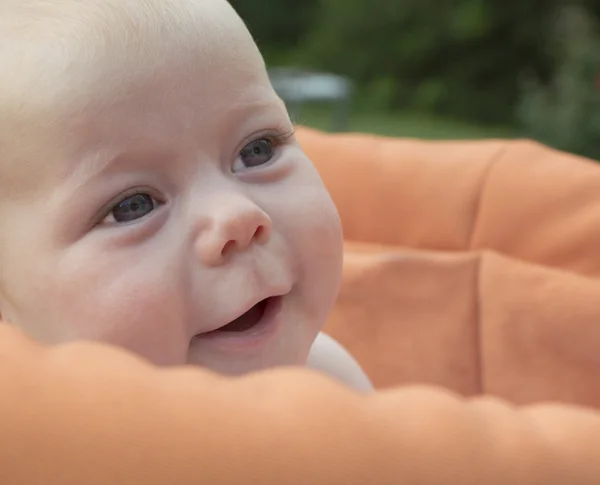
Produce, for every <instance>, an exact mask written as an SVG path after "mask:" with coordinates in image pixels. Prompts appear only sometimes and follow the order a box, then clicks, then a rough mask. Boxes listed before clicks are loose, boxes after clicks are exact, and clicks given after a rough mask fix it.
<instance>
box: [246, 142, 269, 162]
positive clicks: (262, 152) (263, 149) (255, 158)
mask: <svg viewBox="0 0 600 485" xmlns="http://www.w3.org/2000/svg"><path fill="white" fill-rule="evenodd" d="M272 150H273V146H272V144H271V142H270V141H269V140H266V139H263V140H256V141H254V142H252V143H250V144H248V145H247V146H246V148H244V149H243V150H242V153H241V155H242V159H243V161H244V165H246V166H247V167H256V166H258V165H262V164H264V163H267V162H268V161H269V160H270V159H271V157H272V156H273V153H272Z"/></svg>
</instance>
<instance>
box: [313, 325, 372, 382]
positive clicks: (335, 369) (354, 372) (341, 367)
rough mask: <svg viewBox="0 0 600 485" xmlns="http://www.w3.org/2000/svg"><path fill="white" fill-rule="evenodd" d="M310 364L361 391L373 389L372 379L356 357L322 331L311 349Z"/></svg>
mask: <svg viewBox="0 0 600 485" xmlns="http://www.w3.org/2000/svg"><path fill="white" fill-rule="evenodd" d="M308 366H309V367H310V368H311V369H315V370H319V371H321V372H325V373H326V374H328V375H330V376H332V377H334V378H336V379H338V380H340V381H342V382H343V383H345V384H346V385H348V386H350V387H352V388H354V389H357V390H359V391H371V390H372V389H373V385H372V384H371V381H370V380H369V378H368V377H367V375H366V374H365V372H364V371H363V370H362V369H361V367H360V365H359V364H358V362H356V360H355V359H354V357H352V356H351V355H350V353H349V352H348V351H347V350H346V349H345V348H344V347H342V345H341V344H340V343H339V342H338V341H337V340H335V339H333V338H332V337H330V336H329V335H327V334H324V333H322V332H321V333H319V335H318V336H317V338H316V340H315V342H314V343H313V345H312V347H311V349H310V354H309V356H308Z"/></svg>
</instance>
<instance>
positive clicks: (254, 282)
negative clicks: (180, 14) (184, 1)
mask: <svg viewBox="0 0 600 485" xmlns="http://www.w3.org/2000/svg"><path fill="white" fill-rule="evenodd" d="M174 3H176V2H174ZM179 3H181V2H179ZM198 3H199V4H202V5H204V7H202V8H200V7H199V9H200V10H202V9H204V11H203V12H202V15H203V16H204V17H202V19H203V20H202V24H201V25H199V27H198V29H204V31H203V32H202V34H201V36H200V35H199V36H198V37H201V38H202V41H201V42H200V41H198V40H197V39H196V38H194V37H191V38H190V42H189V44H188V45H181V44H177V43H176V42H175V41H173V42H172V44H173V46H171V47H168V48H167V47H165V48H164V52H167V51H168V55H163V54H164V52H160V51H159V52H157V54H156V56H154V58H152V59H151V61H150V60H148V61H146V60H145V57H144V56H143V55H141V54H140V53H138V52H137V51H136V48H135V46H136V45H137V44H136V42H137V41H136V40H135V39H134V40H133V41H132V44H133V45H132V46H126V47H123V49H124V51H125V50H127V49H129V50H130V52H121V53H120V59H121V60H120V61H118V62H117V61H115V63H114V65H112V64H111V63H110V62H107V59H105V58H101V59H100V60H98V61H94V60H93V59H92V60H90V59H86V60H85V61H84V60H83V59H82V60H81V62H80V61H79V59H77V58H76V59H75V60H74V61H73V62H72V63H71V64H70V65H69V66H68V68H66V69H65V72H64V76H63V77H62V78H61V79H62V80H63V81H64V83H65V84H64V86H63V87H61V88H60V89H58V90H57V92H58V94H53V95H52V103H56V105H55V106H54V104H53V106H52V109H53V113H55V116H52V117H46V118H48V119H45V118H44V117H43V116H42V115H41V114H40V117H39V118H35V119H34V118H33V117H32V118H31V119H25V118H24V119H22V120H17V121H15V123H14V127H15V128H14V130H15V131H14V134H13V135H11V136H12V142H11V144H10V147H9V148H7V149H5V150H3V151H2V152H0V155H2V154H3V155H2V156H4V158H5V159H4V160H0V165H3V167H1V168H0V176H1V177H4V179H5V184H2V182H0V194H3V195H0V221H1V222H0V232H1V234H2V236H1V237H0V270H1V272H0V275H1V278H0V312H1V315H2V318H3V319H4V320H6V321H8V322H11V323H13V324H15V325H18V326H20V327H22V328H24V329H25V330H26V331H28V332H29V333H30V334H31V335H32V336H34V337H35V338H38V339H40V340H43V341H46V342H49V343H58V342H66V341H71V340H76V339H93V340H102V341H106V342H109V343H111V344H116V345H118V346H122V347H125V348H127V349H129V350H131V351H134V352H136V353H138V354H140V355H142V356H144V357H146V358H148V359H150V360H151V361H153V362H155V363H157V364H159V365H176V364H186V363H187V364H195V365H201V366H205V367H208V368H210V369H213V370H215V371H218V372H223V373H229V374H238V373H242V372H247V371H252V370H257V369H261V368H266V367H271V366H275V365H295V364H302V363H304V361H305V359H306V356H307V354H308V351H309V348H310V346H311V344H312V342H313V340H314V338H315V336H316V334H317V333H318V331H319V329H320V327H321V326H322V324H323V322H324V320H325V318H326V315H327V313H328V312H329V311H330V309H331V305H332V303H333V301H334V299H335V296H336V293H337V290H338V285H339V278H340V272H341V243H342V237H341V230H340V223H339V219H338V215H337V212H336V210H335V208H334V206H333V204H332V201H331V200H330V197H329V195H328V194H327V192H326V190H325V189H324V187H323V185H322V183H321V180H320V178H319V176H318V174H317V173H316V171H315V169H314V168H313V166H312V164H311V163H310V161H309V160H308V159H307V158H306V156H305V155H304V154H303V152H302V150H301V149H300V147H299V146H298V144H297V142H296V140H295V138H294V136H293V134H292V125H291V123H290V121H289V119H288V116H287V113H286V110H285V108H284V105H283V104H282V103H281V102H280V100H279V99H278V97H277V96H276V94H275V93H274V91H273V90H272V88H271V86H270V83H269V80H268V77H267V75H266V72H265V69H264V64H263V62H262V59H261V57H260V55H259V53H258V51H257V50H256V47H255V45H254V43H253V42H252V40H251V38H250V37H249V34H248V33H247V32H246V30H245V29H244V28H243V26H242V24H241V22H240V21H239V19H237V17H236V16H235V15H234V14H233V12H232V11H231V10H230V8H229V6H228V5H227V4H226V2H221V1H220V0H213V1H205V2H198ZM180 37H181V36H180ZM144 42H152V40H148V41H146V40H143V39H142V40H140V41H139V45H144ZM153 42H155V43H156V45H158V46H162V45H163V44H164V45H167V44H169V42H170V41H169V39H168V38H165V39H154V40H153ZM177 42H181V38H180V39H178V40H177ZM146 45H148V44H146ZM161 48H162V47H161ZM45 55H46V56H47V55H48V53H46V54H45ZM128 59H129V60H130V63H128ZM42 64H43V63H42ZM44 65H45V64H44ZM90 66H92V67H90ZM124 66H127V69H124ZM55 74H56V73H54V74H46V73H44V72H42V73H41V74H40V75H41V76H45V75H55ZM69 83H72V85H70V84H69ZM40 96H41V95H40ZM35 99H36V100H37V99H38V98H35ZM36 102H37V101H36ZM38 104H39V105H40V106H46V105H45V104H44V103H41V102H39V103H38ZM36 109H37V108H36V106H33V107H30V108H27V109H25V110H22V112H26V113H28V114H29V113H33V114H35V112H36V111H35V110H36ZM24 116H25V115H24ZM238 318H239V319H238ZM236 319H237V320H236ZM231 322H233V323H231Z"/></svg>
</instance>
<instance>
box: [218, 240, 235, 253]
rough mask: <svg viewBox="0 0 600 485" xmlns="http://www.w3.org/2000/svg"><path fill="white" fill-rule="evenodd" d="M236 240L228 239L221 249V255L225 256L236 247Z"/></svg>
mask: <svg viewBox="0 0 600 485" xmlns="http://www.w3.org/2000/svg"><path fill="white" fill-rule="evenodd" d="M235 244H236V243H235V241H227V242H226V243H225V245H224V246H223V249H221V255H223V256H225V255H226V254H227V253H228V252H229V251H231V250H232V249H233V248H234V247H235Z"/></svg>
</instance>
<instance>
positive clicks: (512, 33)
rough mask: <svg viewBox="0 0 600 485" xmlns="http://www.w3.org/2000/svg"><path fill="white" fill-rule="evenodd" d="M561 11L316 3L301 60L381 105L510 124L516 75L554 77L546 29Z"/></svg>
mask: <svg viewBox="0 0 600 485" xmlns="http://www.w3.org/2000/svg"><path fill="white" fill-rule="evenodd" d="M560 3H561V2H560V0H522V1H520V2H510V3H506V4H503V3H501V2H492V1H491V0H460V1H443V0H402V1H395V0H320V10H319V15H318V16H316V17H315V25H314V28H313V29H312V31H311V32H310V34H309V36H308V37H307V40H306V43H305V45H304V57H303V59H304V62H305V63H306V64H308V65H312V66H314V67H318V68H324V69H329V70H332V71H334V72H338V73H341V74H345V75H348V76H350V77H351V78H353V79H355V80H356V81H358V82H359V84H360V85H362V86H363V89H364V92H365V93H367V98H369V99H373V102H375V103H379V104H380V105H386V106H389V107H391V108H413V109H417V110H427V111H434V112H438V113H442V114H448V115H454V116H458V117H462V118H468V119H476V120H479V121H482V122H512V121H513V120H514V112H513V109H514V106H515V105H516V104H517V102H518V99H519V90H520V82H519V79H520V74H521V73H522V72H523V71H525V70H528V71H530V72H533V73H535V75H536V77H539V78H540V79H543V80H547V79H548V78H549V76H550V75H551V73H552V67H553V53H552V38H551V35H549V29H548V22H549V19H550V18H551V16H552V13H553V11H554V8H555V7H556V5H558V4H560ZM549 46H550V48H548V47H549Z"/></svg>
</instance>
